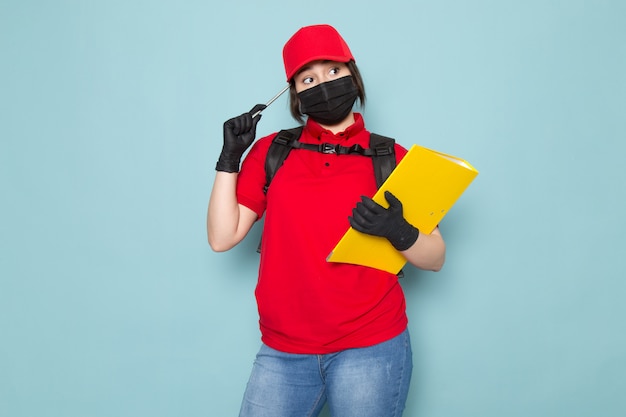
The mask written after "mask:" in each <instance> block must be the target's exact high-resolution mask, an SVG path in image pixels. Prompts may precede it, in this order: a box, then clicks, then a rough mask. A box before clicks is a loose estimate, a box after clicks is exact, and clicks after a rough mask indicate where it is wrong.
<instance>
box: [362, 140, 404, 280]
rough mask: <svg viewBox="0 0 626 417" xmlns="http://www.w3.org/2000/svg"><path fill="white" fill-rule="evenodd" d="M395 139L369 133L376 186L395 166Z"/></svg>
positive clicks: (378, 185)
mask: <svg viewBox="0 0 626 417" xmlns="http://www.w3.org/2000/svg"><path fill="white" fill-rule="evenodd" d="M395 143H396V141H395V140H394V139H393V138H388V137H386V136H382V135H378V134H376V133H370V149H372V150H373V152H374V154H373V155H372V163H373V164H374V176H375V177H376V187H378V188H380V186H381V185H383V183H384V182H385V180H386V179H387V178H388V177H389V174H391V171H393V170H394V169H395V167H396V148H395V146H394V145H395ZM397 275H398V278H403V277H404V270H402V269H401V270H400V271H399V272H398V274H397Z"/></svg>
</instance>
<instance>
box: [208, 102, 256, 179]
mask: <svg viewBox="0 0 626 417" xmlns="http://www.w3.org/2000/svg"><path fill="white" fill-rule="evenodd" d="M265 107H267V106H266V105H265V104H257V105H256V106H254V107H253V108H252V110H250V111H249V112H248V113H244V114H242V115H241V116H237V117H233V118H232V119H229V120H227V121H226V122H224V146H223V147H222V153H221V154H220V157H219V159H218V160H217V165H216V166H215V169H216V170H217V171H225V172H239V163H240V162H241V156H242V155H243V153H244V152H245V151H246V149H248V147H249V146H250V145H251V144H252V142H254V137H255V135H256V125H257V123H259V120H261V115H260V114H259V115H257V116H256V117H255V118H254V119H253V118H252V115H253V114H254V113H256V112H258V111H260V110H263V109H265Z"/></svg>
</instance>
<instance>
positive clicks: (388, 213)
mask: <svg viewBox="0 0 626 417" xmlns="http://www.w3.org/2000/svg"><path fill="white" fill-rule="evenodd" d="M385 199H386V200H387V202H388V203H389V208H387V209H386V208H384V207H383V206H381V205H380V204H378V203H377V202H375V201H374V200H372V199H371V198H369V197H365V196H363V197H361V201H360V202H359V203H357V205H356V207H355V208H354V209H353V210H352V217H348V220H349V221H350V226H352V227H353V228H354V229H355V230H358V231H359V232H362V233H366V234H368V235H374V236H381V237H385V238H387V240H389V242H390V243H391V244H392V245H393V247H394V248H396V249H397V250H399V251H403V250H407V249H408V248H410V247H411V246H413V244H414V243H415V241H416V240H417V238H418V237H419V233H420V232H419V230H418V229H417V228H416V227H415V226H413V225H411V224H410V223H409V222H407V221H406V220H405V219H404V216H403V215H402V203H401V202H400V200H398V199H397V198H396V196H394V195H393V194H391V193H390V192H389V191H385Z"/></svg>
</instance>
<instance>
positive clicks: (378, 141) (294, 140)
mask: <svg viewBox="0 0 626 417" xmlns="http://www.w3.org/2000/svg"><path fill="white" fill-rule="evenodd" d="M302 128H303V127H302V126H299V127H295V128H293V129H286V130H281V131H280V132H278V134H277V135H276V136H275V137H274V139H273V140H272V144H271V145H270V147H269V150H268V151H267V157H266V158H265V180H266V181H265V187H264V190H263V191H265V192H267V189H268V188H269V186H270V183H271V182H272V178H274V175H276V172H277V171H278V169H279V168H280V167H281V166H282V164H283V162H284V161H285V158H287V156H288V155H289V152H291V150H292V149H307V150H310V151H316V152H321V153H336V154H339V155H348V154H358V155H363V156H369V157H371V158H372V163H373V165H374V176H375V177H376V186H377V187H380V186H381V185H382V183H383V182H385V180H386V179H387V177H388V176H389V174H391V171H393V170H394V168H395V167H396V152H395V148H394V144H395V140H394V139H392V138H388V137H386V136H381V135H377V134H376V133H371V134H370V147H369V148H368V149H366V148H363V147H362V146H361V145H353V146H350V147H346V146H340V145H333V144H331V143H322V144H319V145H315V144H311V143H302V142H300V141H299V140H298V139H300V135H301V134H302Z"/></svg>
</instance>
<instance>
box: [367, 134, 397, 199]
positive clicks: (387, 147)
mask: <svg viewBox="0 0 626 417" xmlns="http://www.w3.org/2000/svg"><path fill="white" fill-rule="evenodd" d="M395 142H396V141H395V140H394V139H393V138H388V137H386V136H381V135H378V134H376V133H371V134H370V149H371V150H372V151H373V153H374V154H373V155H372V162H373V164H374V176H375V177H376V186H377V187H378V188H380V186H381V185H383V182H385V180H386V179H387V177H389V174H391V171H393V170H394V168H395V167H396V149H395V147H394V145H395Z"/></svg>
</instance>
